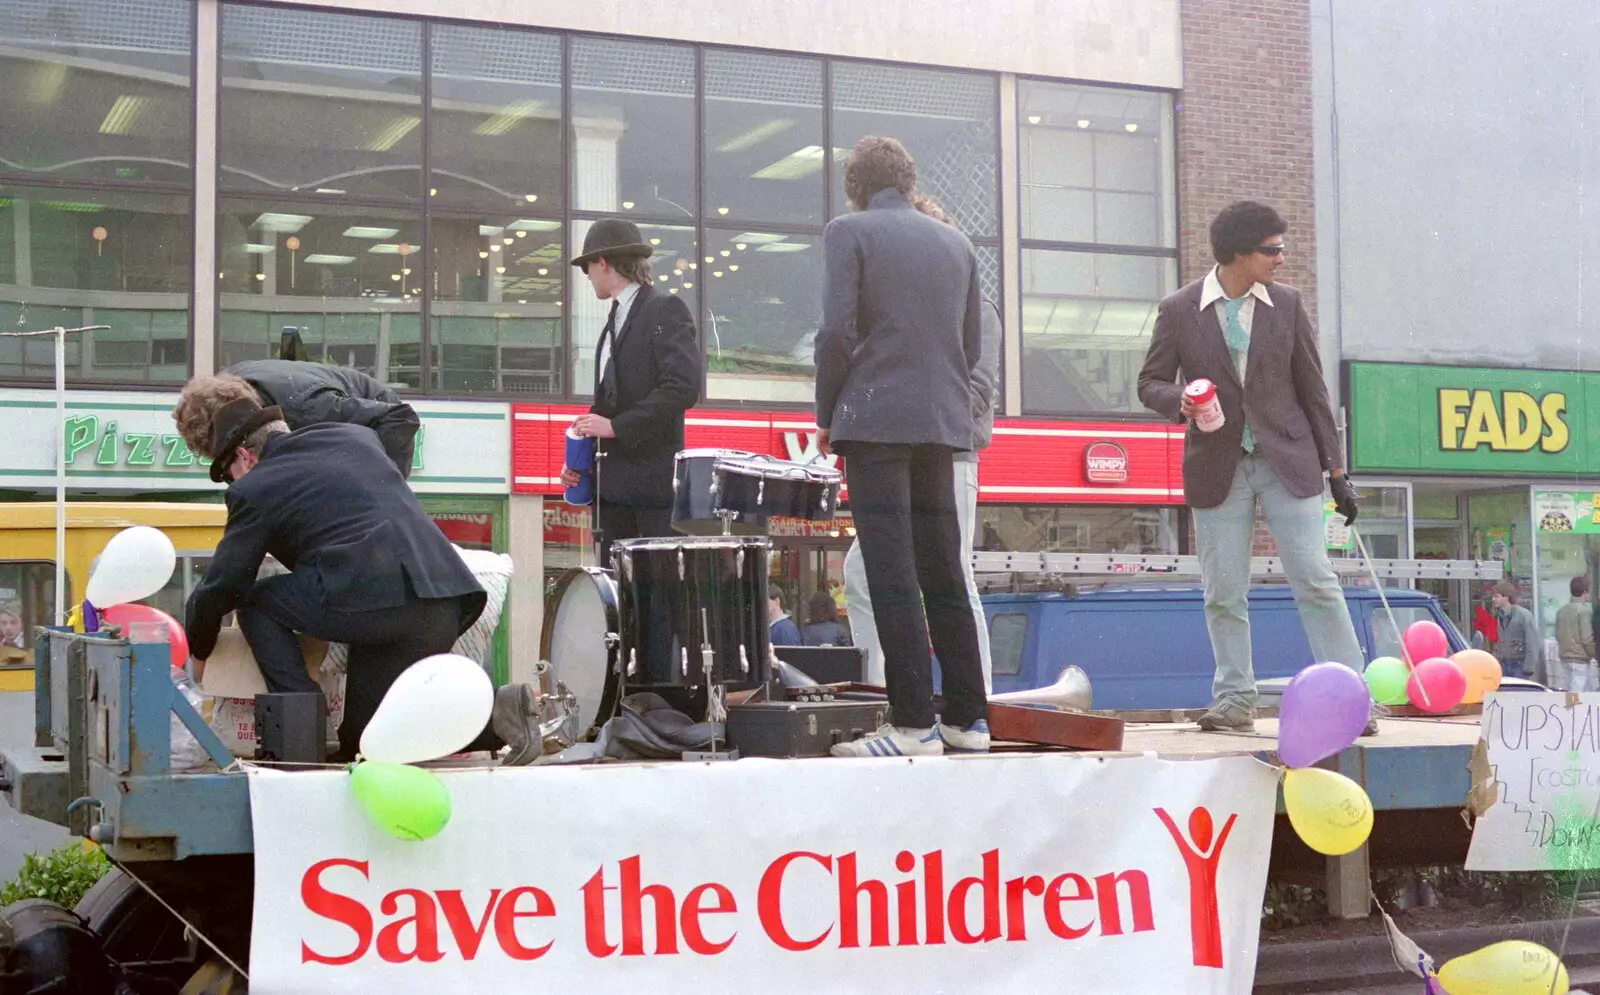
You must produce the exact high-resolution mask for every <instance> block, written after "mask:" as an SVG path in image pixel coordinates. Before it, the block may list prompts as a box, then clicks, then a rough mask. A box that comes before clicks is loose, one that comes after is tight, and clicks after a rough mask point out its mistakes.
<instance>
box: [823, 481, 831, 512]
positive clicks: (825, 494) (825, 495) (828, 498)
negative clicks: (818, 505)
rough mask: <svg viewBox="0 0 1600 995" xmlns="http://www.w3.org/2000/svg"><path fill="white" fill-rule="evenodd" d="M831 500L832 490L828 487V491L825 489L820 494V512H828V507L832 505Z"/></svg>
mask: <svg viewBox="0 0 1600 995" xmlns="http://www.w3.org/2000/svg"><path fill="white" fill-rule="evenodd" d="M832 499H833V488H831V487H830V488H828V489H826V490H824V491H823V492H822V510H823V511H827V510H828V505H830V504H832V503H833V500H832Z"/></svg>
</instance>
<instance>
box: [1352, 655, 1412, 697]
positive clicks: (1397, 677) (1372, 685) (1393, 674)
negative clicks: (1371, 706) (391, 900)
mask: <svg viewBox="0 0 1600 995" xmlns="http://www.w3.org/2000/svg"><path fill="white" fill-rule="evenodd" d="M1361 676H1362V677H1364V678H1366V681H1367V690H1368V691H1371V692H1372V700H1373V701H1375V702H1377V703H1378V704H1380V705H1404V704H1405V703H1406V681H1407V680H1409V679H1410V677H1411V672H1410V671H1408V670H1406V665H1405V662H1404V661H1402V660H1400V659H1397V658H1396V657H1392V656H1380V657H1378V658H1377V659H1376V660H1374V661H1372V662H1371V663H1369V664H1367V669H1366V672H1365V673H1363V674H1362V675H1361Z"/></svg>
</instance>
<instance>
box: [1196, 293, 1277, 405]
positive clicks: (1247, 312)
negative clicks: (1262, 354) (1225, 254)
mask: <svg viewBox="0 0 1600 995" xmlns="http://www.w3.org/2000/svg"><path fill="white" fill-rule="evenodd" d="M1218 269H1219V267H1216V266H1213V267H1211V272H1209V273H1207V274H1206V282H1205V283H1204V284H1202V285H1201V287H1200V310H1202V311H1204V310H1205V309H1206V308H1208V307H1210V306H1212V305H1213V304H1214V305H1216V308H1217V324H1218V325H1219V326H1221V327H1222V328H1223V329H1224V334H1226V329H1227V327H1228V311H1227V307H1226V305H1225V304H1224V303H1223V302H1224V301H1226V300H1227V299H1228V292H1227V291H1226V290H1223V289H1222V281H1221V280H1219V279H1217V270H1218ZM1256 301H1261V302H1262V303H1264V304H1266V306H1267V307H1272V295H1271V294H1269V293H1267V288H1266V287H1265V286H1263V285H1262V284H1259V283H1252V284H1251V285H1250V289H1249V290H1248V291H1246V293H1245V298H1244V303H1243V304H1241V305H1239V325H1240V326H1241V327H1242V328H1244V337H1245V338H1246V339H1247V340H1248V339H1249V338H1250V329H1251V326H1252V323H1253V322H1254V321H1255V316H1256ZM1247 356H1248V350H1247V351H1246V352H1241V353H1240V354H1239V357H1238V358H1239V382H1240V383H1244V368H1245V359H1246V358H1247Z"/></svg>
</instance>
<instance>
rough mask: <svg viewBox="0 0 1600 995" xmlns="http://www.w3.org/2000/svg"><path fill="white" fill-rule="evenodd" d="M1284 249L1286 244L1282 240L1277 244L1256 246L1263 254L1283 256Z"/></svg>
mask: <svg viewBox="0 0 1600 995" xmlns="http://www.w3.org/2000/svg"><path fill="white" fill-rule="evenodd" d="M1283 250H1284V244H1283V243H1282V242H1279V243H1278V244H1277V245H1258V246H1256V251H1257V252H1259V253H1261V254H1262V255H1263V256H1281V255H1283Z"/></svg>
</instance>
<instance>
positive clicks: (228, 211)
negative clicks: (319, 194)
mask: <svg viewBox="0 0 1600 995" xmlns="http://www.w3.org/2000/svg"><path fill="white" fill-rule="evenodd" d="M311 210H313V208H303V207H296V206H283V205H274V204H270V203H265V202H231V203H229V204H226V205H225V206H224V209H223V213H222V215H221V216H220V217H219V218H218V240H219V265H220V266H221V269H220V271H219V273H218V282H219V284H220V286H221V290H222V295H221V304H222V314H221V317H220V325H221V329H222V335H221V352H222V355H221V360H222V364H223V365H228V364H231V363H236V362H239V361H241V360H245V359H262V358H266V357H268V356H271V355H272V354H273V351H274V350H275V348H276V346H277V343H278V341H279V334H280V331H281V329H282V327H283V326H286V325H293V326H295V327H296V328H299V329H300V334H301V337H302V338H303V339H304V341H305V344H306V347H307V348H308V349H309V350H310V351H311V353H312V355H313V357H314V358H316V359H318V360H319V361H325V362H333V363H339V364H342V365H345V366H354V367H356V368H357V369H360V370H362V371H364V372H366V373H369V374H371V375H372V376H374V377H376V378H377V379H378V380H380V381H383V382H385V383H391V384H393V385H394V386H396V387H417V386H420V385H421V359H422V355H421V351H420V343H421V295H422V282H423V280H424V279H425V277H424V274H423V261H422V258H421V252H422V250H421V246H422V223H421V220H420V219H419V218H418V217H416V216H415V215H410V216H406V215H401V214H399V213H396V212H384V211H374V210H367V209H362V208H353V207H340V206H333V205H329V206H326V207H318V208H315V210H316V211H317V213H316V214H315V215H313V214H310V213H302V212H309V211H311Z"/></svg>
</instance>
